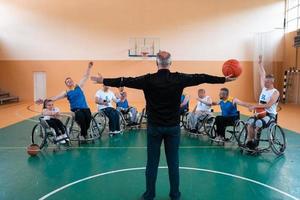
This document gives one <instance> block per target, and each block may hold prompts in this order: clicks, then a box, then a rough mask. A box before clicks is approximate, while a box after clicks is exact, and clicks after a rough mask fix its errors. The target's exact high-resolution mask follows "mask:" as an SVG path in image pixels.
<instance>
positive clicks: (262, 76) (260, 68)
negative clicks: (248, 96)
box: [258, 55, 266, 89]
mask: <svg viewBox="0 0 300 200" xmlns="http://www.w3.org/2000/svg"><path fill="white" fill-rule="evenodd" d="M258 71H259V76H260V87H261V89H263V88H264V87H265V78H266V71H265V68H264V66H263V63H262V55H260V56H259V58H258Z"/></svg>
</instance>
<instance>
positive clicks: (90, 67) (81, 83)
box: [78, 62, 94, 88]
mask: <svg viewBox="0 0 300 200" xmlns="http://www.w3.org/2000/svg"><path fill="white" fill-rule="evenodd" d="M93 64H94V63H93V62H89V65H88V68H87V70H86V72H85V73H84V75H83V77H82V79H81V80H80V81H79V83H78V85H79V87H81V88H82V87H84V85H85V83H86V81H87V80H88V79H89V76H90V74H91V69H92V67H93Z"/></svg>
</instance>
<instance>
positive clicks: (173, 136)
mask: <svg viewBox="0 0 300 200" xmlns="http://www.w3.org/2000/svg"><path fill="white" fill-rule="evenodd" d="M162 141H164V145H165V154H166V158H167V164H168V170H169V182H170V193H169V195H170V197H171V199H179V198H180V192H179V156H178V148H179V142H180V126H179V125H178V126H173V127H157V126H152V125H150V124H148V128H147V167H146V192H145V193H144V195H143V197H144V199H146V200H152V199H154V197H155V183H156V177H157V170H158V165H159V158H160V146H161V143H162Z"/></svg>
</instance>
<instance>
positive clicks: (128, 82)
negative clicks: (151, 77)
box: [91, 73, 148, 89]
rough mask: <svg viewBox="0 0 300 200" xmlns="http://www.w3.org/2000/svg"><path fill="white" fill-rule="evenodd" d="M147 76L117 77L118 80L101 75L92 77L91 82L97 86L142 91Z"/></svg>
mask: <svg viewBox="0 0 300 200" xmlns="http://www.w3.org/2000/svg"><path fill="white" fill-rule="evenodd" d="M147 76H148V75H144V76H138V77H128V78H127V77H119V78H105V79H104V78H103V77H102V75H101V74H99V73H98V76H92V77H91V80H92V81H94V82H95V83H98V84H102V83H103V84H104V85H106V86H111V87H122V86H125V87H128V88H134V89H144V88H145V87H146V85H147Z"/></svg>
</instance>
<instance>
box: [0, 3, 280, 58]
mask: <svg viewBox="0 0 300 200" xmlns="http://www.w3.org/2000/svg"><path fill="white" fill-rule="evenodd" d="M283 16H284V0H209V1H208V0H186V1H184V0H164V1H161V0H152V1H149V0H101V1H99V0H63V1H62V0H38V1H37V0H0V59H1V60H43V59H45V60H60V59H61V60H80V59H106V60H119V59H120V60H122V59H127V49H128V46H129V45H128V38H130V37H136V36H155V37H160V38H161V44H160V46H161V49H166V50H169V51H171V52H172V53H173V57H174V59H176V60H225V59H227V58H237V59H240V60H252V59H253V44H254V43H253V36H254V33H257V32H262V31H270V30H273V29H274V28H277V27H282V26H283Z"/></svg>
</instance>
